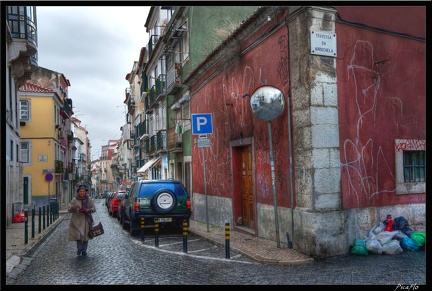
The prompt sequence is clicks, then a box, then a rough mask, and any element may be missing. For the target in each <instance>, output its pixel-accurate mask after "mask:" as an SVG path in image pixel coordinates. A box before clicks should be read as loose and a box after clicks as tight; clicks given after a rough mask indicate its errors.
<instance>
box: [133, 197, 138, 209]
mask: <svg viewBox="0 0 432 291" xmlns="http://www.w3.org/2000/svg"><path fill="white" fill-rule="evenodd" d="M134 210H135V211H139V202H138V199H137V198H135V201H134Z"/></svg>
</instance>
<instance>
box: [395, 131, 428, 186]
mask: <svg viewBox="0 0 432 291" xmlns="http://www.w3.org/2000/svg"><path fill="white" fill-rule="evenodd" d="M395 165H396V194H414V193H426V182H425V181H426V141H425V140H419V139H396V140H395Z"/></svg>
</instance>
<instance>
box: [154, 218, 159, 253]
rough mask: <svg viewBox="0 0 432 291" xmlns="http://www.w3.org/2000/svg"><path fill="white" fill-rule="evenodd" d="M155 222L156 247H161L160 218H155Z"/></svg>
mask: <svg viewBox="0 0 432 291" xmlns="http://www.w3.org/2000/svg"><path fill="white" fill-rule="evenodd" d="M154 223H155V229H154V232H155V247H159V219H158V218H155V220H154Z"/></svg>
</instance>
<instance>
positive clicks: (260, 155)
mask: <svg viewBox="0 0 432 291" xmlns="http://www.w3.org/2000/svg"><path fill="white" fill-rule="evenodd" d="M275 39H276V42H277V45H278V47H279V57H278V58H277V59H274V60H273V62H275V65H273V67H272V68H273V70H274V71H273V72H268V71H266V70H268V68H262V67H259V66H254V67H252V66H249V65H246V66H242V67H238V68H233V69H232V70H231V71H229V72H225V73H221V74H220V76H218V81H216V82H214V83H213V84H218V85H213V86H205V88H203V90H204V92H203V93H202V95H201V96H202V97H200V102H197V103H196V104H194V105H195V108H194V112H211V113H212V115H213V134H212V135H211V137H210V147H211V148H212V150H211V151H207V150H206V152H205V163H206V167H207V168H211V170H210V171H207V172H206V181H207V184H208V185H211V187H208V190H209V194H211V195H215V196H224V195H226V193H228V192H230V191H231V189H232V183H233V181H232V177H231V165H232V161H231V157H230V150H231V149H230V142H231V141H232V140H236V139H239V138H240V133H241V135H242V136H243V137H251V136H253V137H254V162H255V167H256V168H257V169H267V168H268V169H270V156H269V151H270V149H269V142H268V131H267V122H266V121H257V120H255V123H254V118H255V117H254V115H253V113H252V111H251V109H250V105H249V102H250V99H249V98H244V95H245V93H249V94H250V93H251V92H252V91H253V90H254V89H255V88H257V87H259V86H262V85H265V84H267V83H268V82H269V80H272V81H273V80H277V84H274V83H273V82H272V85H273V86H275V87H278V88H279V89H281V91H282V92H286V91H287V88H288V82H287V79H288V57H287V50H288V41H287V36H286V35H283V36H282V37H279V38H275ZM272 47H273V48H274V46H272ZM272 58H273V57H272ZM260 63H261V62H260ZM270 67H271V66H270ZM219 80H220V82H219ZM284 95H285V94H284ZM274 123H275V124H276V126H273V130H272V131H273V132H272V137H273V141H272V142H273V144H272V145H273V153H274V157H282V156H283V160H287V159H288V156H287V141H286V140H287V131H288V130H287V128H286V117H285V118H283V119H280V120H279V119H278V120H277V121H275V122H274ZM194 146H195V147H197V145H196V144H195V145H194ZM199 156H200V157H199V160H200V161H201V164H202V165H203V161H202V156H201V155H199ZM276 165H277V166H278V168H276V175H277V180H278V185H285V186H286V184H287V177H285V176H286V166H287V164H286V163H276ZM203 166H204V165H203ZM255 182H256V185H255V186H256V188H257V189H259V190H258V191H259V195H260V196H261V197H268V198H269V199H271V197H272V191H271V189H272V186H271V173H270V170H269V171H256V180H255ZM278 187H279V186H278Z"/></svg>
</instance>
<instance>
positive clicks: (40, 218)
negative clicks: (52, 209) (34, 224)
mask: <svg viewBox="0 0 432 291" xmlns="http://www.w3.org/2000/svg"><path fill="white" fill-rule="evenodd" d="M41 227H42V207H40V206H39V226H38V233H41Z"/></svg>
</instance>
